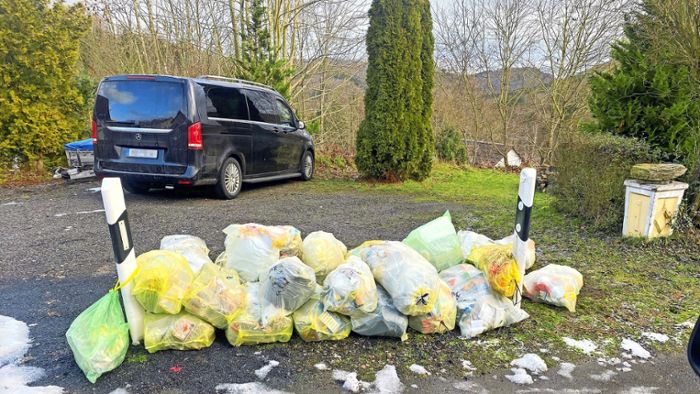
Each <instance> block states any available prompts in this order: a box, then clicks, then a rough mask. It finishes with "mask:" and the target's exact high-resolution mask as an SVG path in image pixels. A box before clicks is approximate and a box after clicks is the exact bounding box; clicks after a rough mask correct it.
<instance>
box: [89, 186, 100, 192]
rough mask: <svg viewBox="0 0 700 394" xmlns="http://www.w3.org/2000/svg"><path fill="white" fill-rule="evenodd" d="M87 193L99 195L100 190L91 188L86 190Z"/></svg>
mask: <svg viewBox="0 0 700 394" xmlns="http://www.w3.org/2000/svg"><path fill="white" fill-rule="evenodd" d="M87 191H89V192H90V193H99V192H100V191H102V188H101V187H99V186H98V187H91V188H89V189H87Z"/></svg>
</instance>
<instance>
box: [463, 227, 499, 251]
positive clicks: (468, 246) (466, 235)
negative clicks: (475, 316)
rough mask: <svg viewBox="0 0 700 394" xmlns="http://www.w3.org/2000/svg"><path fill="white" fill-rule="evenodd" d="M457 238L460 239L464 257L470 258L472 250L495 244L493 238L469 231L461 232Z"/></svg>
mask: <svg viewBox="0 0 700 394" xmlns="http://www.w3.org/2000/svg"><path fill="white" fill-rule="evenodd" d="M457 238H459V245H460V247H461V248H462V254H463V255H464V257H468V256H469V253H471V251H472V248H475V247H478V246H483V245H488V244H492V243H494V242H493V240H492V239H491V238H489V237H487V236H485V235H481V234H479V233H475V232H473V231H467V230H460V231H459V232H458V233H457Z"/></svg>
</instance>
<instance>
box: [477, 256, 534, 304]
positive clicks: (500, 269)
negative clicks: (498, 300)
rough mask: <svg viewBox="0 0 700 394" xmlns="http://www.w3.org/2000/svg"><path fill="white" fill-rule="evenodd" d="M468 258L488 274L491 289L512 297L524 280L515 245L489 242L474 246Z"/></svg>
mask: <svg viewBox="0 0 700 394" xmlns="http://www.w3.org/2000/svg"><path fill="white" fill-rule="evenodd" d="M468 260H469V261H470V262H472V263H474V265H475V266H476V267H477V268H478V269H480V270H481V271H483V272H484V274H486V278H487V279H488V281H489V285H490V286H491V289H492V290H493V291H495V292H497V293H499V294H501V295H503V296H505V297H508V298H511V297H513V295H514V294H515V291H516V290H517V289H518V284H519V283H520V281H522V277H521V276H520V269H519V268H518V263H517V262H516V261H515V258H514V257H513V246H512V245H509V244H506V245H499V244H489V245H483V246H478V247H475V248H472V251H471V253H469V257H468Z"/></svg>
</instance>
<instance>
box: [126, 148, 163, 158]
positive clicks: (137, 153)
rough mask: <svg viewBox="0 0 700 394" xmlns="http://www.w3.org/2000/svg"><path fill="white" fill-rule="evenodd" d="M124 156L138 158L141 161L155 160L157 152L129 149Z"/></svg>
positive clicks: (153, 150)
mask: <svg viewBox="0 0 700 394" xmlns="http://www.w3.org/2000/svg"><path fill="white" fill-rule="evenodd" d="M126 155H127V156H129V157H138V158H142V159H157V158H158V150H156V149H135V148H129V149H128V150H127V151H126Z"/></svg>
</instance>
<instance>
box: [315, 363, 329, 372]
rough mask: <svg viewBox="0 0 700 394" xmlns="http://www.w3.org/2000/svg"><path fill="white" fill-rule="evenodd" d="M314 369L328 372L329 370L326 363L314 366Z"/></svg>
mask: <svg viewBox="0 0 700 394" xmlns="http://www.w3.org/2000/svg"><path fill="white" fill-rule="evenodd" d="M314 368H316V369H318V370H319V371H327V370H328V369H329V368H328V365H326V363H318V364H314Z"/></svg>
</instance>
